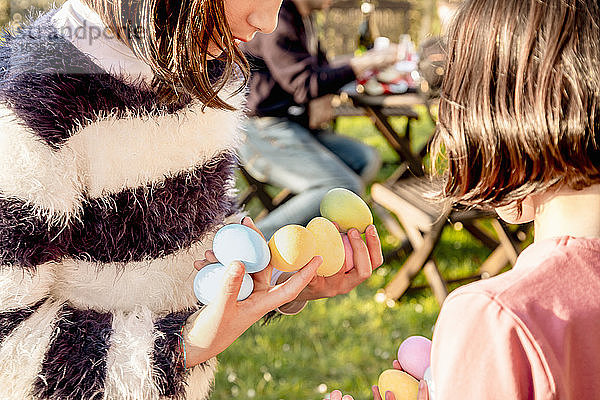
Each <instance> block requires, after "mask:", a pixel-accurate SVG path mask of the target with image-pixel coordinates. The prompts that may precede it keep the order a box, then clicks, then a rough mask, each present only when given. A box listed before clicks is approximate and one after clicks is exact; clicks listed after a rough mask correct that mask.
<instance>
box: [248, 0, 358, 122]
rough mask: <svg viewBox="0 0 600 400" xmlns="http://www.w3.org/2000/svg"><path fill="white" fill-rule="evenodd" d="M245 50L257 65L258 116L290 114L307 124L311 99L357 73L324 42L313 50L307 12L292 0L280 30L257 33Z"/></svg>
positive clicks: (253, 90) (254, 102)
mask: <svg viewBox="0 0 600 400" xmlns="http://www.w3.org/2000/svg"><path fill="white" fill-rule="evenodd" d="M244 51H245V53H246V54H247V56H248V59H249V61H250V64H251V69H252V77H251V79H250V95H249V97H248V109H249V111H250V115H253V116H261V117H262V116H276V117H289V118H292V119H293V120H296V121H297V122H300V123H302V124H303V125H305V126H307V125H308V116H307V113H306V109H307V104H308V102H309V101H310V100H312V99H315V98H317V97H321V96H323V95H326V94H332V93H335V92H337V91H338V90H339V89H340V88H341V87H342V86H344V85H345V84H346V83H348V82H351V81H352V80H354V79H355V78H356V76H355V75H354V72H353V71H352V68H351V67H350V65H342V66H339V67H332V66H331V65H329V63H328V62H327V58H326V56H325V53H324V52H323V51H322V50H321V48H320V46H319V48H318V51H317V54H315V55H313V54H311V52H310V50H309V48H308V38H307V32H306V30H305V28H304V23H303V21H302V16H301V15H300V13H299V12H298V9H297V8H296V5H295V4H294V2H293V1H291V0H285V1H284V2H283V5H282V7H281V11H280V14H279V24H278V26H277V29H276V30H275V32H273V33H272V34H269V35H263V34H257V35H256V37H255V38H254V39H253V40H251V41H250V42H249V43H247V44H246V45H245V46H244Z"/></svg>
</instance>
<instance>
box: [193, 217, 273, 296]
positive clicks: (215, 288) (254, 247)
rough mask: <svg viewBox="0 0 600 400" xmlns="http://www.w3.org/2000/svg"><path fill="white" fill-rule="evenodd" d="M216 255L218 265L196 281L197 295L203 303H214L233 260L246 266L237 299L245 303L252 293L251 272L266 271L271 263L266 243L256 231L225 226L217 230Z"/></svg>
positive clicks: (198, 274)
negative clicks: (228, 266)
mask: <svg viewBox="0 0 600 400" xmlns="http://www.w3.org/2000/svg"><path fill="white" fill-rule="evenodd" d="M213 253H214V254H215V257H216V258H217V260H218V261H219V263H215V264H210V265H207V266H205V267H204V268H202V269H201V270H200V271H198V273H196V277H195V278H194V294H195V295H196V298H197V299H198V300H200V301H201V302H202V303H203V304H209V303H211V302H213V301H214V300H215V299H216V298H217V296H218V294H219V292H220V291H221V290H223V282H224V279H225V276H226V272H227V267H226V265H229V264H231V263H232V262H234V261H241V262H242V263H244V266H245V268H246V273H245V274H244V279H243V281H242V287H241V289H240V293H239V295H238V300H240V301H241V300H244V299H246V298H247V297H248V296H250V294H251V293H252V290H253V289H254V281H253V280H252V278H251V277H250V275H248V273H256V272H260V271H262V270H263V269H265V268H266V267H267V266H268V265H269V261H270V260H271V253H270V252H269V247H268V246H267V242H266V241H265V239H263V237H262V236H261V235H260V234H259V233H258V232H256V231H255V230H254V229H252V228H250V227H248V226H245V225H241V224H231V225H225V226H224V227H222V228H221V229H219V230H218V231H217V233H216V234H215V237H214V239H213Z"/></svg>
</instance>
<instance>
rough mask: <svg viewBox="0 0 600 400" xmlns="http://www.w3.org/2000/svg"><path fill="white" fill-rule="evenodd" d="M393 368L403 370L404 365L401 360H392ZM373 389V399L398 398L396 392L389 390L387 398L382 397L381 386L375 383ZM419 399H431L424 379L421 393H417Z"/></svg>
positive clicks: (391, 399)
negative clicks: (402, 365) (401, 364)
mask: <svg viewBox="0 0 600 400" xmlns="http://www.w3.org/2000/svg"><path fill="white" fill-rule="evenodd" d="M392 368H394V369H397V370H399V371H402V367H401V366H400V362H399V361H398V360H394V361H393V362H392ZM371 391H372V392H373V400H396V396H394V393H392V392H390V391H387V392H385V399H382V398H381V394H380V393H379V386H377V385H373V386H372V387H371ZM417 400H429V389H428V388H427V382H425V381H424V380H422V381H420V382H419V393H418V395H417Z"/></svg>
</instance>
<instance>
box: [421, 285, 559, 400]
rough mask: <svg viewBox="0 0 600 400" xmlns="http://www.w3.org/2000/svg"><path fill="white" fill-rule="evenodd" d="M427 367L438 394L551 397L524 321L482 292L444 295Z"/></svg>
mask: <svg viewBox="0 0 600 400" xmlns="http://www.w3.org/2000/svg"><path fill="white" fill-rule="evenodd" d="M431 369H432V376H433V385H434V392H435V398H436V399H466V398H472V399H533V398H536V399H538V398H540V399H542V398H543V399H548V398H553V397H552V393H551V391H550V389H549V388H550V387H551V385H550V384H549V381H548V377H547V374H546V372H545V368H544V363H543V360H542V358H541V356H540V352H539V350H538V347H537V346H536V344H535V342H534V341H533V340H532V338H531V335H530V334H529V332H528V331H527V329H526V327H525V326H524V325H523V324H522V322H521V321H520V320H519V319H518V318H517V317H516V316H515V315H514V314H513V313H512V312H511V311H510V310H507V309H505V308H504V307H502V305H501V304H499V303H497V302H495V301H494V300H493V299H491V298H489V297H488V296H487V295H485V294H482V293H461V294H459V295H455V296H450V297H449V298H448V299H447V300H446V302H445V303H444V305H443V307H442V311H441V312H440V316H439V318H438V321H437V323H436V327H435V332H434V335H433V347H432V353H431Z"/></svg>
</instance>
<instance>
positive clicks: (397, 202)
mask: <svg viewBox="0 0 600 400" xmlns="http://www.w3.org/2000/svg"><path fill="white" fill-rule="evenodd" d="M435 185H436V183H435V182H434V181H432V180H431V178H430V177H412V178H406V179H399V180H396V181H395V182H391V183H387V184H374V185H373V187H372V188H371V196H372V198H373V201H374V202H376V203H377V204H379V205H381V206H383V207H384V208H386V209H387V210H390V211H391V212H392V213H393V214H394V215H395V216H396V217H397V218H398V220H399V221H400V224H401V225H402V227H403V229H404V231H405V233H406V236H407V237H408V239H409V241H410V243H411V245H412V247H413V252H412V253H411V254H410V256H409V257H408V259H407V260H406V261H405V262H404V264H403V265H402V267H401V269H400V270H399V271H398V272H397V273H396V275H395V276H394V278H393V279H392V281H391V282H390V283H389V284H388V285H387V286H386V287H385V294H386V297H388V298H391V299H398V298H400V296H402V294H403V293H404V292H405V291H406V290H407V289H408V288H409V287H410V285H411V282H412V280H413V278H414V277H415V276H416V275H417V274H418V273H419V271H420V270H421V269H423V272H424V274H425V277H426V279H427V281H428V283H429V286H430V287H431V289H432V291H433V294H434V296H435V298H436V299H437V301H438V302H439V303H440V304H442V303H443V301H444V299H445V298H446V296H447V295H448V288H447V283H446V281H445V280H444V278H443V277H442V275H441V274H440V272H439V270H438V267H437V265H436V262H435V260H434V259H433V258H432V253H433V250H434V249H435V247H436V245H437V244H438V242H439V240H440V237H441V235H442V231H443V228H444V226H446V224H448V223H450V224H454V223H456V222H460V223H462V224H463V226H464V228H465V229H466V230H467V231H469V232H470V233H471V234H472V235H473V236H474V237H476V238H477V239H479V240H480V241H481V242H482V243H483V244H484V245H486V246H487V247H489V248H490V249H492V250H493V251H492V253H491V255H490V256H489V257H488V258H487V259H486V260H485V262H484V263H483V264H482V265H481V266H480V268H479V271H478V273H477V275H476V276H474V277H470V278H473V279H478V278H487V277H490V276H493V275H496V274H498V273H500V272H501V270H502V269H503V268H504V267H505V266H506V264H508V263H511V264H514V263H515V262H516V259H517V256H518V254H519V252H520V251H521V247H520V243H519V241H518V240H517V239H515V238H514V235H513V234H512V233H511V232H510V231H509V230H508V229H507V227H506V226H505V225H504V224H503V223H501V222H500V221H499V220H498V219H497V218H496V214H495V212H493V211H488V210H482V209H478V208H471V209H466V208H462V207H458V206H453V205H451V204H448V203H441V202H436V201H433V200H432V199H431V198H430V196H428V194H430V193H432V192H433V191H434V189H435ZM482 219H490V220H491V224H492V227H493V229H494V231H495V233H496V236H497V238H495V237H493V236H491V235H490V234H489V233H488V232H486V231H485V230H483V229H481V228H479V227H478V226H477V225H478V224H477V223H478V221H479V220H482Z"/></svg>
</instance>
